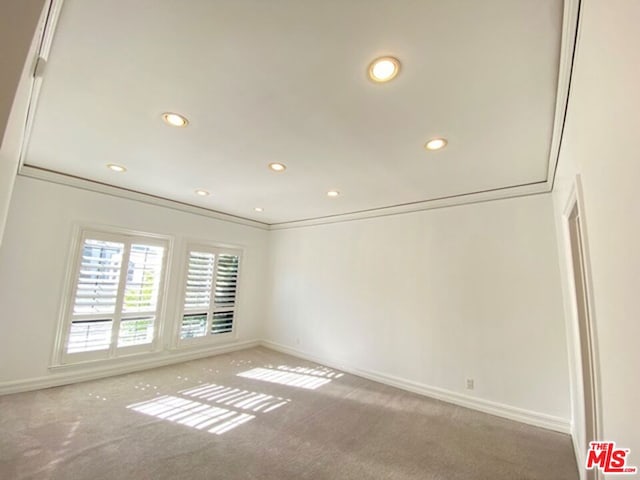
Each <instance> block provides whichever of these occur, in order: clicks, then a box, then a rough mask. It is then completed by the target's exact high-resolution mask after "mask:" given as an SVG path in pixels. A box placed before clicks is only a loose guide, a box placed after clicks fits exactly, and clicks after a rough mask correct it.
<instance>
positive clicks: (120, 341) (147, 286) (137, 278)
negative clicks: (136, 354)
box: [64, 232, 166, 358]
mask: <svg viewBox="0 0 640 480" xmlns="http://www.w3.org/2000/svg"><path fill="white" fill-rule="evenodd" d="M164 243H165V242H163V241H159V240H157V239H150V240H149V241H146V239H145V238H140V237H133V236H127V235H113V234H107V233H99V232H84V233H83V234H82V245H81V248H80V252H79V260H78V266H77V272H76V276H75V286H74V287H75V288H74V296H73V299H72V308H70V318H69V323H68V330H67V336H66V342H65V351H64V353H65V354H68V355H81V356H82V357H83V358H84V357H87V355H89V356H88V357H87V358H106V357H109V356H116V355H117V351H118V349H120V348H123V347H136V346H144V345H147V346H149V345H151V343H152V342H153V338H154V327H155V321H156V318H157V316H158V308H159V305H160V296H161V295H160V293H161V285H162V280H163V273H164V272H163V268H164V253H165V249H166V246H165V244H164ZM144 348H148V347H144ZM127 351H129V350H127ZM85 354H86V355H85ZM96 355H98V356H97V357H96Z"/></svg>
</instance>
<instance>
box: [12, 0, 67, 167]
mask: <svg viewBox="0 0 640 480" xmlns="http://www.w3.org/2000/svg"><path fill="white" fill-rule="evenodd" d="M63 4H64V0H47V2H46V3H45V6H44V9H43V15H44V18H43V19H42V23H41V25H40V26H39V32H38V33H36V37H35V38H36V39H37V41H38V43H39V45H38V47H37V49H36V51H35V55H34V58H33V59H32V66H31V72H32V75H31V92H30V94H29V104H28V105H27V112H26V119H25V126H24V131H23V135H22V142H21V145H20V152H19V155H18V171H20V169H21V168H22V166H23V165H24V160H25V157H26V155H27V150H28V147H29V140H30V139H31V132H32V130H33V122H34V118H35V113H36V109H37V108H38V98H39V97H40V91H41V89H42V77H43V74H44V71H45V70H46V64H47V61H48V60H49V54H50V53H51V46H52V45H53V39H54V36H55V32H56V27H57V26H58V20H59V19H60V14H61V12H62V5H63Z"/></svg>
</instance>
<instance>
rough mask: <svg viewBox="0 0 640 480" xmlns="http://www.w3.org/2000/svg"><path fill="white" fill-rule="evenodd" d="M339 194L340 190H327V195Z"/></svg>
mask: <svg viewBox="0 0 640 480" xmlns="http://www.w3.org/2000/svg"><path fill="white" fill-rule="evenodd" d="M339 195H340V192H339V191H337V190H329V191H328V192H327V197H337V196H339Z"/></svg>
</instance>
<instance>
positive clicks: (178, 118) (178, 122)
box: [162, 112, 189, 127]
mask: <svg viewBox="0 0 640 480" xmlns="http://www.w3.org/2000/svg"><path fill="white" fill-rule="evenodd" d="M162 119H163V120H164V122H165V123H166V124H167V125H171V126H172V127H186V126H187V125H189V120H187V118H186V117H184V116H183V115H180V114H179V113H172V112H165V113H163V114H162Z"/></svg>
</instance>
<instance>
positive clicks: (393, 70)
mask: <svg viewBox="0 0 640 480" xmlns="http://www.w3.org/2000/svg"><path fill="white" fill-rule="evenodd" d="M398 72H400V61H399V60H398V59H397V58H394V57H380V58H376V59H375V60H374V61H373V62H371V64H370V65H369V78H371V80H373V81H374V82H378V83H383V82H388V81H389V80H393V79H394V78H395V77H396V76H397V75H398Z"/></svg>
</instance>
